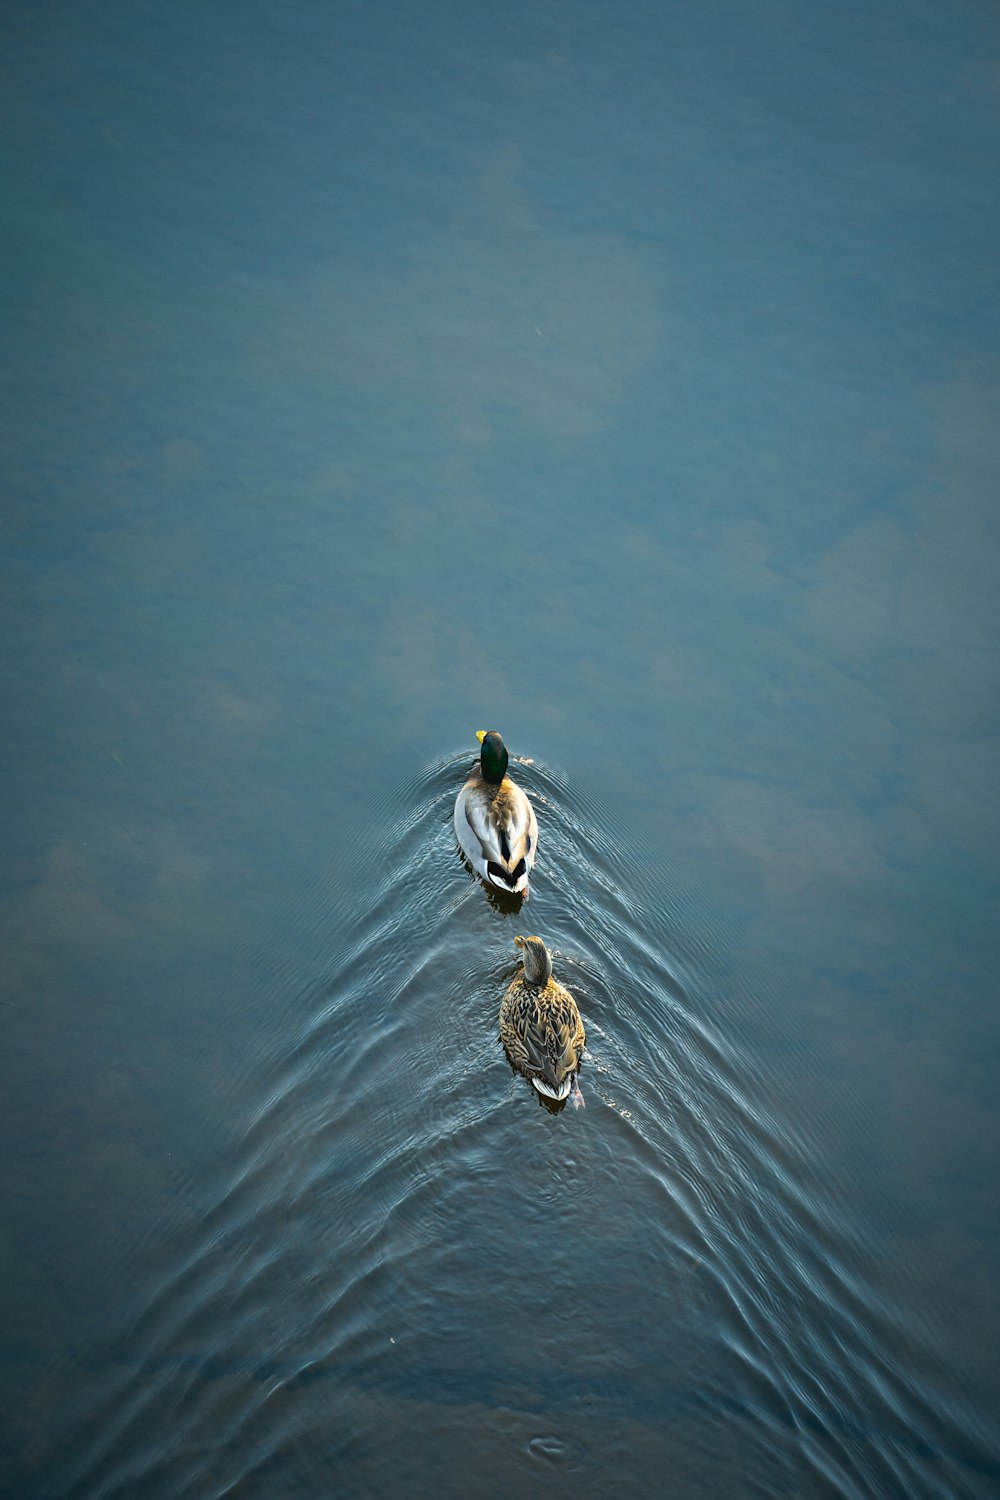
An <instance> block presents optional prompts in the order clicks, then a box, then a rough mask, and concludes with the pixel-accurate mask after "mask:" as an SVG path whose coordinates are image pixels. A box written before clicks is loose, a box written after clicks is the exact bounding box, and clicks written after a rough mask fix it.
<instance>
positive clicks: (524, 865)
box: [455, 729, 538, 901]
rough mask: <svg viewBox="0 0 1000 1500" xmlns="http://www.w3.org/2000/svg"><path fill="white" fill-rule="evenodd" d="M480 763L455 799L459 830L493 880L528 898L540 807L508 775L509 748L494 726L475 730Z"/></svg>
mask: <svg viewBox="0 0 1000 1500" xmlns="http://www.w3.org/2000/svg"><path fill="white" fill-rule="evenodd" d="M476 739H477V740H478V741H479V743H480V744H481V745H482V750H481V751H480V753H479V765H478V766H477V767H476V768H475V769H474V770H473V772H472V775H471V776H470V777H469V779H468V781H467V782H466V783H465V785H464V786H463V788H462V790H461V791H460V792H459V794H458V796H457V797H456V798H455V835H456V837H457V839H458V842H459V844H460V845H461V848H462V853H463V854H464V855H465V857H466V859H467V860H468V861H469V864H470V865H471V866H472V868H473V869H474V870H475V872H476V874H477V875H481V876H482V878H483V880H485V881H486V882H487V883H488V884H489V885H493V886H496V887H497V889H498V890H501V891H504V892H505V893H506V894H507V895H508V896H512V895H513V896H521V897H522V898H523V899H524V900H525V901H527V899H528V872H529V870H530V869H531V867H532V865H533V864H534V863H535V849H536V846H537V844H538V825H537V824H536V822H535V810H534V808H533V807H532V805H531V803H530V802H529V801H528V799H527V797H526V796H525V794H524V792H522V791H521V788H520V787H519V786H515V785H514V783H513V781H511V779H510V777H509V776H508V775H507V761H508V756H507V747H506V745H505V744H504V742H503V740H502V739H501V737H500V735H499V734H498V733H497V731H496V730H495V729H490V730H485V729H479V730H477V731H476Z"/></svg>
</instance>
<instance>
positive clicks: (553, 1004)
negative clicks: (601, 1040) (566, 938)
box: [500, 937, 587, 1105]
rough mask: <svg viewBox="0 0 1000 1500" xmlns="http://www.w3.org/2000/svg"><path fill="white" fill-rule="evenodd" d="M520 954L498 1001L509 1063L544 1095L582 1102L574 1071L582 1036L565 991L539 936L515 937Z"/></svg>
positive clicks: (580, 1053) (580, 1052) (576, 1070)
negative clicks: (518, 963)
mask: <svg viewBox="0 0 1000 1500" xmlns="http://www.w3.org/2000/svg"><path fill="white" fill-rule="evenodd" d="M514 942H515V943H516V944H517V946H518V947H519V948H520V949H521V950H522V951H523V953H524V962H523V966H522V968H521V971H520V973H519V974H517V975H516V976H515V978H514V980H513V982H512V983H511V984H510V986H509V987H508V990H507V993H506V994H505V995H504V997H503V1003H502V1005H501V1006H500V1040H501V1041H502V1042H503V1045H504V1049H505V1050H506V1053H507V1056H508V1057H509V1058H510V1061H511V1064H512V1066H513V1067H515V1068H516V1069H517V1071H518V1072H519V1073H523V1074H524V1076H525V1078H529V1079H530V1080H531V1082H532V1083H533V1084H534V1086H535V1088H536V1089H537V1090H538V1092H539V1093H540V1094H545V1095H546V1096H547V1097H548V1098H549V1099H566V1098H568V1097H569V1096H570V1095H572V1098H573V1103H574V1104H575V1105H580V1104H582V1103H583V1095H582V1094H581V1093H580V1085H579V1083H578V1082H577V1076H576V1075H577V1072H578V1070H579V1067H580V1057H581V1055H582V1053H583V1047H584V1043H585V1042H586V1040H587V1035H586V1032H585V1031H584V1029H583V1022H582V1021H581V1019H580V1012H579V1011H578V1010H577V1006H576V1001H575V1000H574V999H573V996H572V995H571V994H570V992H569V990H566V989H563V987H562V985H561V984H559V983H557V981H556V980H555V979H553V978H552V958H551V956H550V954H549V950H548V949H547V948H546V946H545V944H544V943H543V942H542V940H541V938H540V937H516V938H515V939H514Z"/></svg>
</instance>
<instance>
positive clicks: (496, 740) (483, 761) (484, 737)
mask: <svg viewBox="0 0 1000 1500" xmlns="http://www.w3.org/2000/svg"><path fill="white" fill-rule="evenodd" d="M476 739H477V740H478V741H479V743H480V744H481V745H482V747H483V748H482V750H481V751H480V753H479V764H480V766H481V768H482V772H483V780H484V781H489V782H490V783H491V784H492V785H493V786H499V785H500V783H501V781H503V779H504V777H505V776H506V774H507V746H506V745H505V744H504V742H503V740H502V739H501V738H500V736H499V734H498V733H497V731H496V730H495V729H477V730H476Z"/></svg>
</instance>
